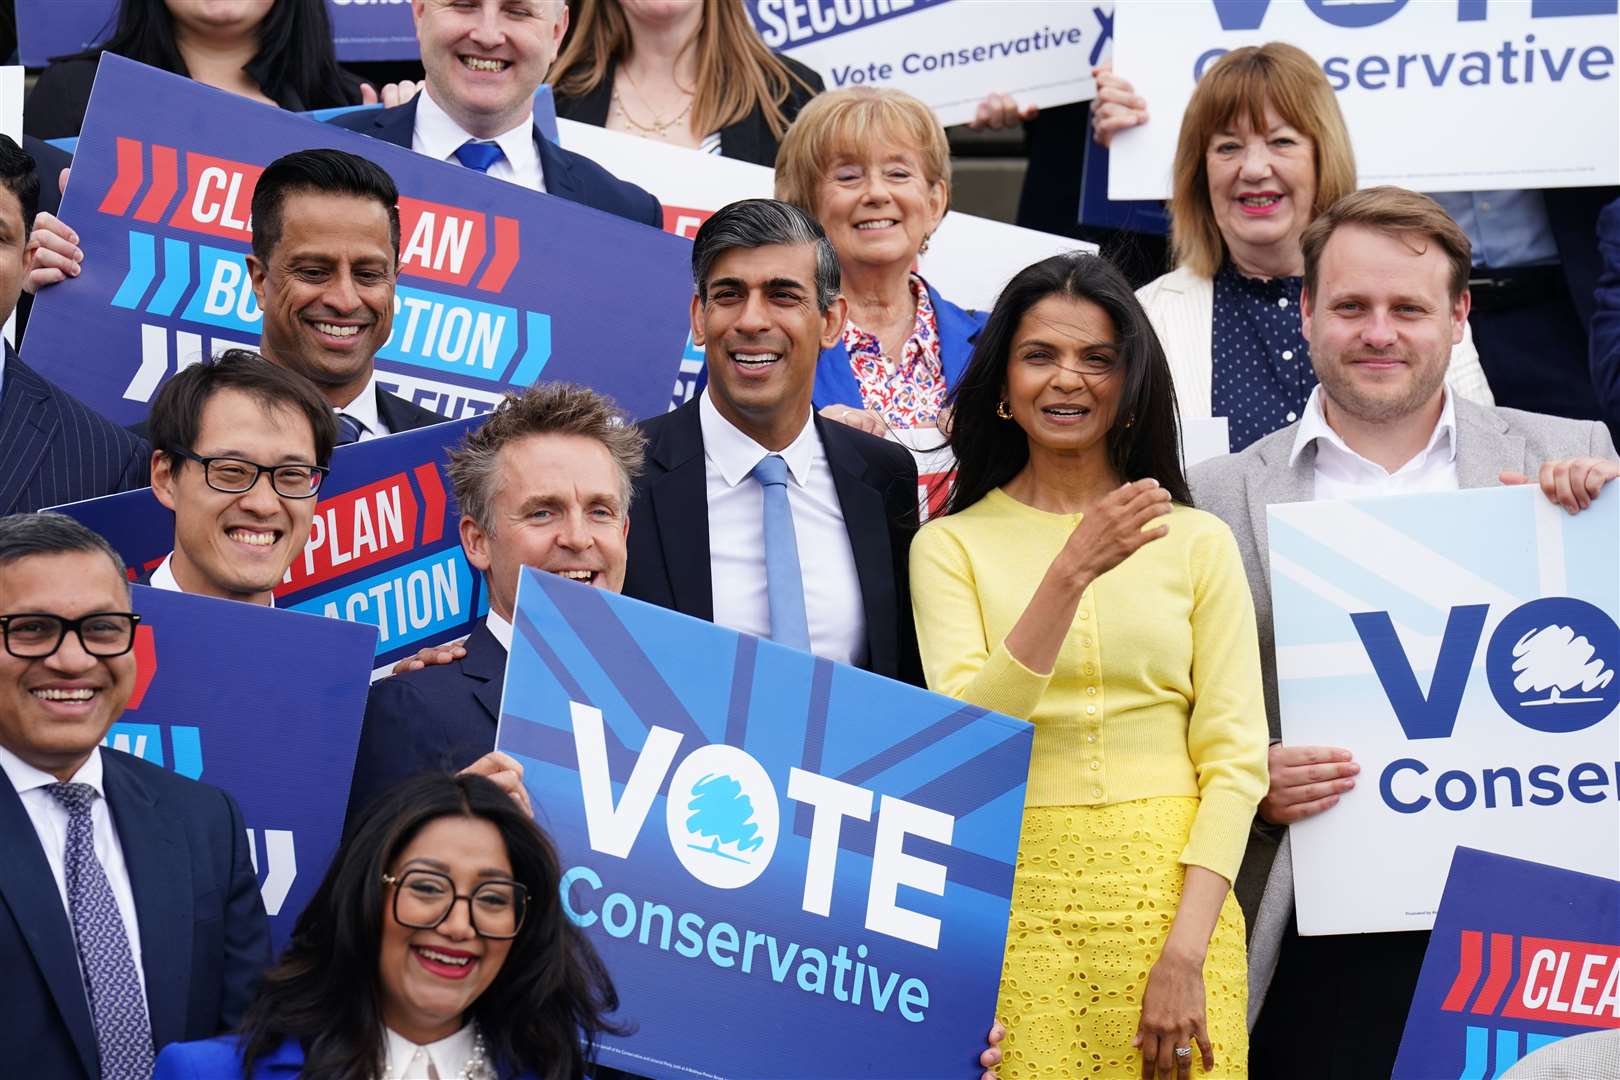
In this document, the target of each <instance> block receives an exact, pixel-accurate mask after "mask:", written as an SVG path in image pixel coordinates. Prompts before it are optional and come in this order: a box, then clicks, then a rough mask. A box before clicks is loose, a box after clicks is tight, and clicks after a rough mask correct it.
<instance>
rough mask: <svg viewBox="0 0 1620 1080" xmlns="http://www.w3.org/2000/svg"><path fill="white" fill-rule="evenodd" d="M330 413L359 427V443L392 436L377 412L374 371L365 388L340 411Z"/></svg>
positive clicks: (375, 374) (375, 375) (334, 410)
mask: <svg viewBox="0 0 1620 1080" xmlns="http://www.w3.org/2000/svg"><path fill="white" fill-rule="evenodd" d="M332 411H333V412H338V413H343V414H344V415H345V416H347V417H349V419H351V420H353V421H355V422H356V423H358V424H359V425H360V440H359V441H360V442H370V441H371V440H372V439H380V438H382V437H383V436H384V435H392V434H393V431H391V430H390V429H389V427H388V425H387V424H385V423H383V419H382V416H381V415H379V414H378V412H377V372H376V371H375V370H373V371H372V373H371V378H370V379H367V380H366V385H365V388H364V389H363V390H361V391H360V392H359V393H358V394H356V395H355V396H354V400H353V401H351V402H349V403H348V404H347V405H345V406H343V408H341V409H333V410H332Z"/></svg>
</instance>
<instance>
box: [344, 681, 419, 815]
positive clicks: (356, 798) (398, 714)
mask: <svg viewBox="0 0 1620 1080" xmlns="http://www.w3.org/2000/svg"><path fill="white" fill-rule="evenodd" d="M433 713H434V710H433V708H432V707H431V704H430V703H429V702H428V700H427V698H426V697H425V696H423V694H422V692H421V691H420V690H418V689H417V688H416V687H415V686H412V685H411V684H410V682H409V681H408V680H405V679H401V678H398V677H394V678H388V679H383V680H382V681H381V682H378V683H375V684H373V685H372V687H371V691H370V692H369V693H368V694H367V695H366V717H365V721H364V723H363V724H362V725H361V728H360V747H359V750H358V751H357V752H356V754H355V759H354V778H353V780H352V781H350V784H349V808H348V812H347V813H346V814H345V815H344V822H343V834H344V835H345V836H347V835H349V832H350V830H352V829H353V828H354V825H355V822H356V821H357V820H358V818H359V816H360V814H361V813H362V812H363V811H364V810H365V808H366V807H368V806H370V805H371V804H372V803H373V802H374V801H376V799H377V796H379V795H381V794H382V793H383V792H385V791H387V790H388V789H389V788H391V787H393V786H394V785H395V784H398V783H399V782H400V781H402V780H407V779H409V778H410V777H412V776H415V775H416V774H417V773H419V772H421V771H422V770H423V769H425V768H428V767H430V765H429V763H430V762H432V761H433V760H435V758H434V756H433V751H432V748H431V747H428V746H425V745H424V744H423V737H424V736H425V735H427V734H428V733H426V732H423V731H421V730H418V729H419V728H421V727H422V725H419V724H417V723H416V719H417V718H419V717H428V716H432V715H433Z"/></svg>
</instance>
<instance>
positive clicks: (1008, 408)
mask: <svg viewBox="0 0 1620 1080" xmlns="http://www.w3.org/2000/svg"><path fill="white" fill-rule="evenodd" d="M996 415H997V416H999V417H1001V418H1002V419H1003V420H1011V419H1012V402H1010V401H1008V400H1007V399H1006V398H1002V399H1001V402H1000V403H999V404H998V405H997V406H996Z"/></svg>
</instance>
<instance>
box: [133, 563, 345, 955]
mask: <svg viewBox="0 0 1620 1080" xmlns="http://www.w3.org/2000/svg"><path fill="white" fill-rule="evenodd" d="M131 591H132V593H133V596H132V602H133V606H134V609H135V611H136V612H138V613H139V614H140V616H141V625H140V626H139V627H138V628H137V631H136V640H135V670H136V679H135V690H134V692H133V693H132V694H131V695H130V699H129V705H128V706H127V707H126V708H125V710H124V714H123V716H121V717H119V719H118V721H117V722H116V723H114V724H113V726H112V728H111V730H109V731H108V733H107V737H106V740H105V742H106V745H108V746H110V747H112V748H113V749H115V750H122V751H124V752H125V753H129V754H134V755H135V756H136V757H139V758H143V759H145V760H146V761H150V762H151V763H153V764H154V765H161V766H163V767H165V768H168V769H173V770H174V771H175V772H177V773H180V774H181V775H183V776H189V777H191V778H192V779H193V780H201V781H203V782H204V783H207V784H212V785H214V786H215V787H217V788H223V789H224V790H225V791H228V792H230V794H231V796H232V797H233V798H235V799H236V802H237V804H238V805H239V806H241V808H242V819H243V821H244V822H245V823H246V825H247V831H248V836H247V840H248V846H249V851H250V852H251V853H252V860H253V866H254V869H255V870H257V871H258V875H259V885H260V891H261V892H262V893H263V895H264V907H265V911H266V912H268V913H269V915H270V936H271V940H272V942H273V943H274V945H275V948H276V951H277V952H280V950H281V946H283V945H284V944H286V942H287V938H288V937H289V936H290V935H291V934H292V927H293V922H294V921H295V920H296V919H297V918H298V913H299V912H300V911H302V910H303V909H304V905H305V904H306V903H308V902H309V898H310V896H311V895H312V894H313V893H314V892H315V887H316V886H317V885H318V884H320V880H321V875H323V874H324V873H325V872H326V864H327V862H328V861H329V860H330V859H331V857H332V853H333V852H334V851H336V850H337V846H338V840H339V837H340V836H341V834H342V831H343V812H344V808H345V806H346V805H347V803H348V799H349V780H350V777H351V776H353V774H354V755H355V750H356V748H357V747H358V746H359V744H360V719H361V716H362V715H363V714H364V712H365V707H366V683H367V678H366V677H367V674H368V673H369V672H370V670H371V653H372V638H373V636H374V633H375V632H374V631H373V630H372V629H371V628H370V627H367V626H360V625H357V624H355V623H344V622H336V621H334V620H331V619H316V618H311V617H310V616H308V615H299V614H295V613H292V612H286V611H274V610H272V609H270V608H264V607H259V606H257V605H255V604H237V603H232V602H231V601H228V600H214V599H211V598H209V597H206V596H187V595H186V594H184V593H174V592H164V591H163V590H161V589H148V588H143V587H142V586H139V585H137V586H134V587H133V589H132V590H131Z"/></svg>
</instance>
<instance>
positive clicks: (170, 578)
mask: <svg viewBox="0 0 1620 1080" xmlns="http://www.w3.org/2000/svg"><path fill="white" fill-rule="evenodd" d="M173 562H174V552H172V551H171V552H169V553H168V554H167V555H165V556H163V561H162V562H160V563H158V567H157V569H156V570H154V571H152V576H151V577H149V578H147V579H146V586H147V588H149V589H162V590H164V591H165V592H185V591H186V590H184V589H182V588H181V587H180V583H179V582H178V581H176V580H174V567H173V566H171V565H170V564H171V563H173ZM270 606H271V607H275V606H276V598H275V595H274V594H272V595H271V597H270Z"/></svg>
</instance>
